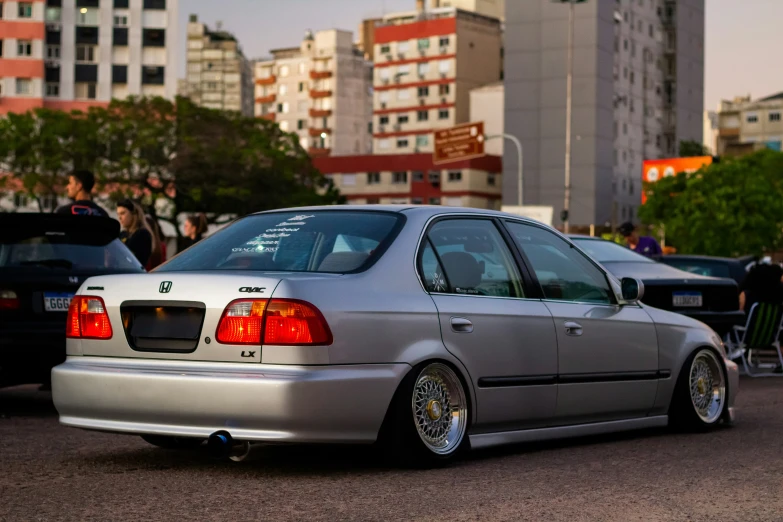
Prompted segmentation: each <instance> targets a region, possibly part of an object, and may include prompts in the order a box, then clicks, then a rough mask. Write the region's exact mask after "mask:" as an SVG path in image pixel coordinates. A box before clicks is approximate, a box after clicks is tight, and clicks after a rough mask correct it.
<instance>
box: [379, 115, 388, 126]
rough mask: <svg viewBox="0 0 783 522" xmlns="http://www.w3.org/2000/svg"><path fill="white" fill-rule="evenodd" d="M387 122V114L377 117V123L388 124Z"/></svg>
mask: <svg viewBox="0 0 783 522" xmlns="http://www.w3.org/2000/svg"><path fill="white" fill-rule="evenodd" d="M388 124H389V117H388V116H381V117H380V118H379V119H378V125H388Z"/></svg>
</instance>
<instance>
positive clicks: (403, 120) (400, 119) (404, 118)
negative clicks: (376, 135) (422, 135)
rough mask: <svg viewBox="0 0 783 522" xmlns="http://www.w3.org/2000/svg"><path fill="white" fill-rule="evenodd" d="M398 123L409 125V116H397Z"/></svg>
mask: <svg viewBox="0 0 783 522" xmlns="http://www.w3.org/2000/svg"><path fill="white" fill-rule="evenodd" d="M397 123H399V124H401V123H408V115H407V114H400V115H399V116H397Z"/></svg>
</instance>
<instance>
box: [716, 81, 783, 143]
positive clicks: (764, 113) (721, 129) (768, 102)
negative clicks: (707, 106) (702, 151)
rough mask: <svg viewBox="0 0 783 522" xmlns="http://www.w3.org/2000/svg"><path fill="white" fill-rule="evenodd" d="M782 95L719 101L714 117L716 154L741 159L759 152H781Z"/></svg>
mask: <svg viewBox="0 0 783 522" xmlns="http://www.w3.org/2000/svg"><path fill="white" fill-rule="evenodd" d="M781 115H783V92H779V93H777V94H774V95H772V96H767V97H766V98H761V99H758V100H752V99H751V98H750V96H746V97H737V98H734V99H733V100H730V101H728V100H727V101H722V102H721V104H720V111H719V112H718V114H717V120H718V122H717V127H718V129H717V135H718V136H717V144H716V148H717V154H718V155H720V156H741V155H744V154H748V153H751V152H754V151H756V150H759V149H763V148H768V149H772V150H777V151H780V150H781V144H783V119H781Z"/></svg>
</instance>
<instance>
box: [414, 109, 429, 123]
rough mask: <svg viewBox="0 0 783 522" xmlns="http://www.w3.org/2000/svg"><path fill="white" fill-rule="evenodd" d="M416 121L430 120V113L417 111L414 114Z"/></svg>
mask: <svg viewBox="0 0 783 522" xmlns="http://www.w3.org/2000/svg"><path fill="white" fill-rule="evenodd" d="M416 119H417V120H418V121H427V120H429V119H430V111H418V112H417V113H416Z"/></svg>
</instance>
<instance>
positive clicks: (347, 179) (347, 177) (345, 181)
mask: <svg viewBox="0 0 783 522" xmlns="http://www.w3.org/2000/svg"><path fill="white" fill-rule="evenodd" d="M342 185H343V186H345V187H353V186H355V185H356V174H343V175H342Z"/></svg>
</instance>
